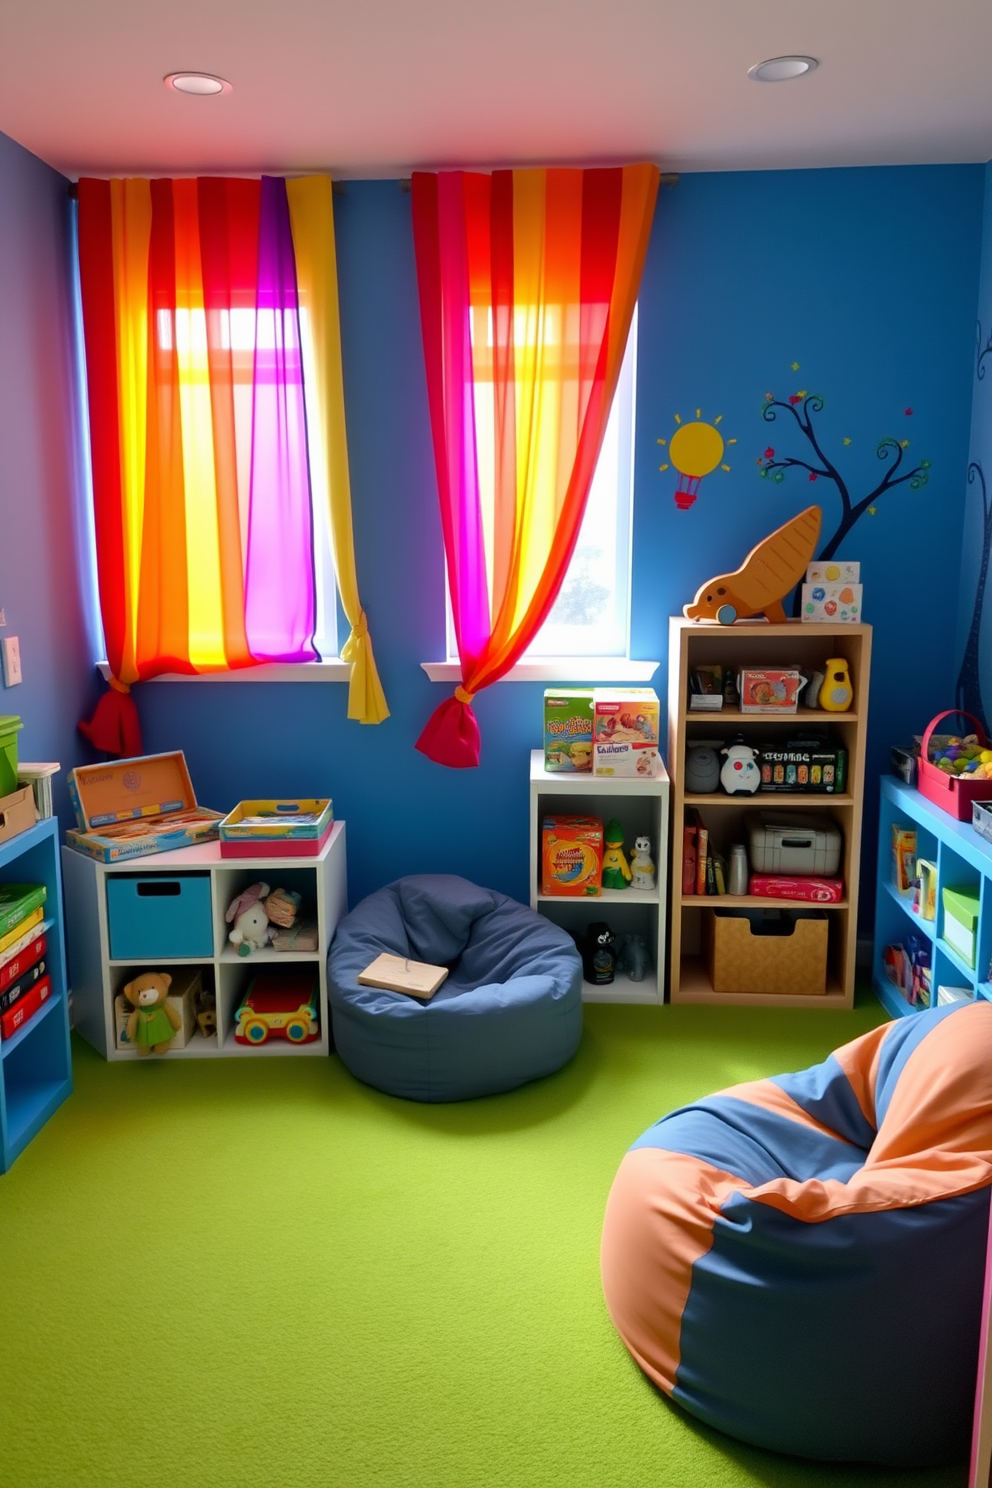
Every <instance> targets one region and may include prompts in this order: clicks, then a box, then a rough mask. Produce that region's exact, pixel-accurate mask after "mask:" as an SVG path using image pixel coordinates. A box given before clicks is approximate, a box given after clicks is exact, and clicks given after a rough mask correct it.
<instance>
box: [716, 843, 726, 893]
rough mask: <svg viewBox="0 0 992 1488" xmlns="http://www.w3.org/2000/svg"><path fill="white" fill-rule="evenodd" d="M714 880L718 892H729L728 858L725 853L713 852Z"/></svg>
mask: <svg viewBox="0 0 992 1488" xmlns="http://www.w3.org/2000/svg"><path fill="white" fill-rule="evenodd" d="M713 881H714V883H715V885H716V892H717V893H718V894H725V893H726V892H727V860H726V858H725V857H724V856H723V853H714V854H713Z"/></svg>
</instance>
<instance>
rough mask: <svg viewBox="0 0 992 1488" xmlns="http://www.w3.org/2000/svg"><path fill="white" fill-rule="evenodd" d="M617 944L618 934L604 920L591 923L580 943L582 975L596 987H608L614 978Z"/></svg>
mask: <svg viewBox="0 0 992 1488" xmlns="http://www.w3.org/2000/svg"><path fill="white" fill-rule="evenodd" d="M615 944H616V936H615V935H614V933H613V931H612V930H611V929H610V927H609V925H607V924H604V922H603V921H602V920H596V921H595V923H594V924H592V925H590V926H589V928H588V929H587V930H586V933H585V935H584V936H583V938H582V941H581V943H580V945H579V951H580V953H581V955H582V975H583V976H584V977H585V979H586V981H587V982H591V983H592V985H593V986H594V987H608V986H609V984H610V983H611V982H612V980H613V974H614V972H615V971H616V965H617V953H616V951H615V950H614V949H613V947H614V945H615Z"/></svg>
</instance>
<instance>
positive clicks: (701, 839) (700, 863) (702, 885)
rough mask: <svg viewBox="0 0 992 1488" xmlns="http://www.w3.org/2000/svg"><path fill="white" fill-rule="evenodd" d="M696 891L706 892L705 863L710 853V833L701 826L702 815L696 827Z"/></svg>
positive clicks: (698, 892) (699, 892)
mask: <svg viewBox="0 0 992 1488" xmlns="http://www.w3.org/2000/svg"><path fill="white" fill-rule="evenodd" d="M696 842H697V848H696V893H697V894H705V893H706V865H707V862H708V861H709V855H710V834H709V832H708V831H707V829H706V827H704V826H703V819H702V817H700V818H699V825H698V826H697V828H696Z"/></svg>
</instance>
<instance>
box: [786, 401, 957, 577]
mask: <svg viewBox="0 0 992 1488" xmlns="http://www.w3.org/2000/svg"><path fill="white" fill-rule="evenodd" d="M823 407H824V400H823V398H822V397H821V396H820V394H819V393H807V392H805V391H802V392H799V393H793V395H792V396H791V397H790V398H789V400H788V402H782V401H781V400H779V399H778V398H775V397H773V396H772V394H771V393H766V394H765V402H764V405H763V407H762V410H761V416H762V418H763V419H764V420H765V422H766V423H767V424H773V423H775V421H776V420H777V419H778V418H779V417H780V416H782V417H785V415H786V414H788V415H789V416H790V417H791V419H792V420H793V421H794V425H795V427H794V428H790V429H789V430H788V432H789V433H790V434H796V433H798V434H799V435H800V436H801V438H802V440H804V441H805V445H806V449H805V450H804V451H803V452H804V453H805V454H806V455H807V457H808V458H806V459H799V458H798V457H796V456H793V455H776V452H775V450H774V449H773V448H771V447H769V448H768V449H766V450H765V452H764V454H763V455H759V456H758V467H759V474H760V475H762V476H763V477H764V478H765V479H766V480H773V481H775V482H776V484H779V483H781V482H782V481H784V480H785V477H786V472H787V471H789V470H805V471H806V472H807V474H808V478H809V480H811V481H817V480H828V481H830V482H832V484H833V486H834V488H835V489H836V491H837V494H838V496H839V497H840V503H841V516H840V521H839V522H838V524H837V526H836V528H835V529H834V531H833V533H832V534H831V536H830V537H829V538H828V539H827V541H826V543H825V544H824V546H823V549H822V551H821V552H820V554H819V555H818V556H819V557H820V558H821V559H828V558H833V557H834V556H835V555H836V553H837V549H838V548H839V547H840V545H841V543H842V542H843V541H844V539H845V537H846V536H847V534H848V533H849V532H850V531H851V528H852V527H853V526H854V525H855V523H856V522H857V521H858V520H859V519H860V518H861V517H863V516H864V514H865V512H871V513H872V515H874V512H875V508H876V507H877V505H878V503H879V501H881V499H882V497H883V496H885V495H886V494H887V492H889V491H892V490H894V489H895V487H896V486H902V485H906V484H908V485H909V488H910V490H912V491H918V490H919V489H920V488H921V487H922V486H925V485H926V483H927V481H928V480H929V479H930V461H929V460H921V461H920V462H919V464H918V465H915V466H913V468H912V469H911V470H903V469H902V466H903V462H904V460H905V456H906V450H907V449H908V447H909V440H908V439H896V438H895V437H894V436H893V435H889V436H888V437H887V438H885V439H882V440H880V441H879V443H878V445H877V446H876V448H875V454H876V456H877V458H878V459H879V460H882V461H885V462H886V464H887V468H886V471H885V474H884V475H883V476H882V479H881V480H880V481H879V482H878V484H877V485H876V486H874V487H873V488H872V490H870V491H869V492H868V493H867V495H865V496H862V497H860V498H858V499H855V498H854V497H853V496H852V495H851V491H850V489H849V487H848V484H847V482H846V481H845V479H844V477H843V476H842V475H841V473H840V471H839V470H838V468H837V466H836V465H835V464H834V462H833V461H832V460H831V459H830V458H829V457H828V456H827V455H826V453H825V452H824V450H823V448H822V446H821V444H820V441H819V439H818V437H817V431H816V428H815V422H814V421H815V419H816V418H817V416H818V415H819V414H820V413H822V412H823ZM912 411H913V410H912V409H911V408H907V409H906V413H907V415H909V414H911V413H912ZM850 442H851V441H850V440H849V439H845V440H844V443H845V445H847V444H850ZM800 447H801V446H800ZM900 472H901V473H900ZM798 598H799V596H798V595H797V603H798Z"/></svg>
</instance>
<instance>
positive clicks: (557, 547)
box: [413, 165, 659, 767]
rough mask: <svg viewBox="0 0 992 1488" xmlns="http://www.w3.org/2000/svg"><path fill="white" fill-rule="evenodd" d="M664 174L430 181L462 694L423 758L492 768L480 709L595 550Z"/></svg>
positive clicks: (425, 245)
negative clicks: (606, 448) (598, 511)
mask: <svg viewBox="0 0 992 1488" xmlns="http://www.w3.org/2000/svg"><path fill="white" fill-rule="evenodd" d="M658 182H659V173H658V171H657V169H656V168H655V167H654V166H651V165H633V166H625V167H622V168H618V169H606V170H568V169H557V170H517V171H495V172H494V173H493V174H492V175H481V174H475V173H470V172H465V171H456V172H451V173H445V174H439V175H435V174H428V173H424V172H417V173H415V174H414V177H413V226H414V241H415V246H416V258H417V278H418V284H419V290H420V314H421V327H422V331H423V340H424V360H425V365H426V371H427V390H428V398H429V404H430V416H431V428H432V431H433V437H434V461H435V467H436V471H437V481H438V494H439V498H440V506H441V523H442V529H443V533H444V548H445V559H446V563H447V570H448V585H449V591H450V595H451V606H452V613H453V619H454V629H455V635H456V638H457V644H458V654H459V658H460V661H461V669H462V681H461V685H460V686H459V687H458V688H456V689H455V694H454V696H453V697H451V698H447V699H446V700H445V701H444V702H443V703H441V705H440V706H439V707H438V708H437V709H436V710H435V712H434V714H433V715H432V717H431V718H430V719H429V720H428V723H427V726H426V727H425V729H424V731H423V733H422V734H421V737H420V739H419V740H418V742H417V748H418V749H419V750H421V752H422V753H424V754H426V755H427V756H428V758H429V759H433V760H436V761H437V762H438V763H439V764H445V765H451V766H455V767H470V766H474V765H477V764H478V763H479V751H480V738H479V728H478V723H477V720H476V717H475V714H474V712H473V710H472V706H471V703H472V698H473V697H474V695H475V694H476V693H478V692H480V691H481V690H482V688H484V687H488V686H489V685H490V684H491V683H493V682H496V681H498V680H499V678H500V677H502V676H503V675H504V674H505V673H506V672H508V671H509V670H510V668H511V667H512V666H513V665H514V663H515V662H516V661H517V660H518V659H519V658H520V656H521V655H522V654H523V653H524V651H526V650H527V648H528V646H529V645H530V643H531V641H532V640H533V639H534V637H535V636H536V634H537V632H538V631H539V630H540V628H541V626H542V625H543V623H544V621H545V619H546V617H547V615H548V613H549V611H550V609H551V607H552V605H553V604H554V601H555V599H556V597H557V595H558V591H559V589H560V587H561V584H562V581H563V579H564V577H565V574H566V572H567V570H568V565H569V562H570V561H571V557H572V552H573V549H574V547H575V543H576V539H577V537H578V533H579V528H580V527H581V524H582V517H583V514H584V512H585V507H586V501H587V498H588V494H589V488H590V485H591V482H592V478H593V474H594V472H595V468H596V462H597V459H598V457H599V451H600V447H601V445H602V440H603V435H604V433H605V430H606V423H607V419H608V417H609V413H610V407H611V404H612V401H613V395H614V392H615V390H616V384H617V378H618V377H619V373H620V365H621V362H622V360H623V354H624V350H625V347H626V343H627V336H628V333H629V330H630V322H631V317H632V315H633V311H634V304H635V302H636V299H637V292H638V288H639V286H640V279H641V272H642V270H643V266H644V258H645V254H646V252H647V244H648V236H649V233H650V230H651V222H652V218H653V215H654V205H655V199H656V196H657V191H658Z"/></svg>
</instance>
